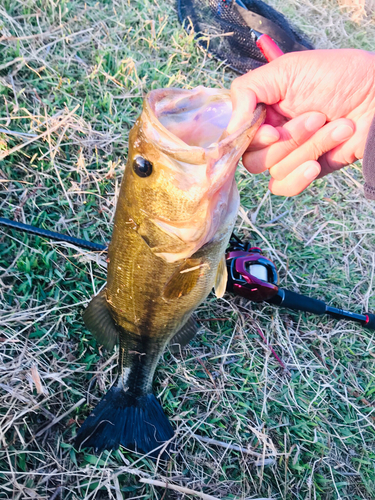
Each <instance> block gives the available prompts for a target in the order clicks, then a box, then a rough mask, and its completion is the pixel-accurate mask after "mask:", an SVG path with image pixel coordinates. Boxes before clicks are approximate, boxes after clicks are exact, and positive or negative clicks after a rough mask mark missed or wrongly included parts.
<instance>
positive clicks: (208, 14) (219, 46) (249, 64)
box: [177, 0, 313, 73]
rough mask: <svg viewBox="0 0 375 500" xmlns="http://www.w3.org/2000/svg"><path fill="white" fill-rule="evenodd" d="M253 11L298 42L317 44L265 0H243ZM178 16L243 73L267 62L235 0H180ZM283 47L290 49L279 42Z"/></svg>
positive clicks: (207, 47)
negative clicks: (308, 39) (304, 35)
mask: <svg viewBox="0 0 375 500" xmlns="http://www.w3.org/2000/svg"><path fill="white" fill-rule="evenodd" d="M242 3H243V4H244V5H245V6H246V8H247V9H248V10H249V11H252V12H254V13H255V14H259V15H261V16H263V17H265V18H267V19H269V20H271V21H272V22H274V23H275V24H277V25H278V26H279V27H280V28H281V29H283V30H284V32H285V33H286V34H287V35H288V36H289V37H290V38H291V39H292V40H294V41H296V42H298V43H300V44H301V45H303V46H305V47H306V48H308V49H312V48H313V46H312V45H311V44H310V43H309V42H308V41H307V40H306V39H305V38H304V37H303V36H302V35H301V34H300V33H298V31H297V30H296V29H295V28H292V27H291V25H290V23H289V22H288V21H287V20H286V18H285V17H284V16H283V15H282V14H280V13H279V12H277V11H276V10H275V9H273V8H272V7H270V6H269V5H267V4H265V3H264V2H262V1H261V0H242ZM177 6H178V16H179V20H180V22H181V23H182V24H183V26H184V27H185V29H186V30H187V32H188V33H191V32H192V31H193V32H194V33H195V34H196V38H197V41H198V43H199V44H200V45H201V46H202V47H203V48H204V49H205V50H207V51H208V52H209V53H210V54H212V55H213V56H214V57H216V58H217V59H219V60H221V61H225V63H226V64H227V65H228V66H229V67H231V68H232V69H234V70H235V71H237V72H239V73H246V72H247V71H249V70H251V69H255V68H257V67H258V66H262V65H263V64H265V63H266V62H267V61H266V59H265V58H264V56H263V54H262V53H261V52H260V50H259V49H258V47H257V46H256V43H255V39H254V37H253V36H252V35H251V31H250V29H249V27H248V25H247V24H246V22H245V21H244V19H243V18H242V16H241V14H240V13H239V12H238V11H237V9H236V5H235V2H234V0H177ZM279 46H280V48H281V49H282V50H283V51H284V52H287V51H288V50H287V48H286V47H283V46H282V44H280V43H279Z"/></svg>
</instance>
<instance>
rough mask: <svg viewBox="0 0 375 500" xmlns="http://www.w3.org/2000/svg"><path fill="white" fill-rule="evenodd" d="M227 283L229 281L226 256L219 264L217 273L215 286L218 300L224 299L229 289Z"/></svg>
mask: <svg viewBox="0 0 375 500" xmlns="http://www.w3.org/2000/svg"><path fill="white" fill-rule="evenodd" d="M227 281H228V269H227V263H226V260H225V255H223V258H222V259H221V261H220V262H219V265H218V268H217V273H216V279H215V285H214V288H215V295H216V297H218V298H221V297H223V295H224V293H225V290H226V289H227Z"/></svg>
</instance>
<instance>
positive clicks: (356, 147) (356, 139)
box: [319, 112, 373, 177]
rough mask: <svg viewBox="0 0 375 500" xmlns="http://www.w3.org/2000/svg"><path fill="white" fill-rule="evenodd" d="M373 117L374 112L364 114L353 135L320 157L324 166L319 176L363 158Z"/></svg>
mask: <svg viewBox="0 0 375 500" xmlns="http://www.w3.org/2000/svg"><path fill="white" fill-rule="evenodd" d="M372 119H373V112H369V113H365V114H364V115H362V116H361V117H360V118H359V119H358V120H357V121H356V124H355V132H354V134H353V135H352V137H350V139H348V140H347V141H345V142H344V143H343V144H340V145H339V146H337V147H335V148H334V149H331V151H328V153H326V154H324V155H323V156H322V157H320V158H319V163H320V165H321V167H322V170H321V172H320V175H319V177H323V176H325V175H327V174H329V173H331V172H334V171H335V170H339V169H340V168H342V167H344V166H346V165H349V164H350V163H353V162H355V161H357V160H360V159H362V158H363V153H364V149H365V144H366V139H367V136H368V133H369V129H370V125H371V122H372Z"/></svg>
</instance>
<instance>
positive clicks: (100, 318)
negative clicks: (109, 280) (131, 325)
mask: <svg viewBox="0 0 375 500" xmlns="http://www.w3.org/2000/svg"><path fill="white" fill-rule="evenodd" d="M82 316H83V321H84V322H85V325H86V327H87V329H88V330H90V332H91V333H92V334H93V335H94V337H95V338H96V340H97V341H98V342H99V343H100V344H102V345H103V346H104V347H105V348H106V349H108V350H109V351H110V350H112V349H113V347H114V346H115V344H116V343H117V342H118V336H119V334H118V330H117V327H116V323H115V321H114V319H113V318H112V315H111V311H110V309H109V307H108V303H107V296H106V292H105V290H103V291H102V292H100V293H99V294H98V295H96V296H95V297H94V298H93V299H92V300H91V302H90V304H89V305H88V306H87V307H86V309H85V310H84V312H83V315H82Z"/></svg>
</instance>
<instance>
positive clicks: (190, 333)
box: [169, 316, 200, 353]
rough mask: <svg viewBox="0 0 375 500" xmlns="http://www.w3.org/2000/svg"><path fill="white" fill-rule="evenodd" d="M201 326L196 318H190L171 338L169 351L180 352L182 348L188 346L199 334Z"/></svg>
mask: <svg viewBox="0 0 375 500" xmlns="http://www.w3.org/2000/svg"><path fill="white" fill-rule="evenodd" d="M199 328H200V326H199V324H198V323H197V322H196V320H195V318H194V316H190V318H189V319H188V320H187V322H186V323H185V324H184V326H183V327H182V328H180V330H178V332H177V333H176V334H175V335H174V336H173V337H172V338H171V340H170V341H169V349H170V350H171V352H173V353H177V352H179V351H180V349H181V348H182V347H185V346H186V345H188V343H189V342H190V341H191V340H193V338H194V337H195V335H196V334H197V332H198V330H199Z"/></svg>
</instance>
